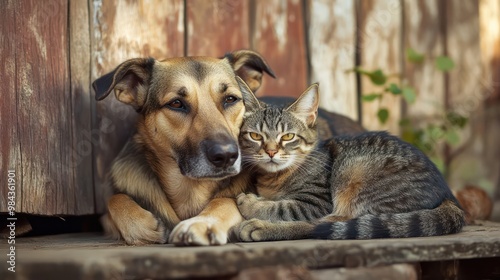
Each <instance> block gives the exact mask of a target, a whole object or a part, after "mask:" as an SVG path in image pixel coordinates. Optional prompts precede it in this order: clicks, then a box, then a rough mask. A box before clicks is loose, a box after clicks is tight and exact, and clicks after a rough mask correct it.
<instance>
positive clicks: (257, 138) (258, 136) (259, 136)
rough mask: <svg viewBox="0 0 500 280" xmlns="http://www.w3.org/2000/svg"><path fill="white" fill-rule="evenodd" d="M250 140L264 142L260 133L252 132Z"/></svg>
mask: <svg viewBox="0 0 500 280" xmlns="http://www.w3.org/2000/svg"><path fill="white" fill-rule="evenodd" d="M249 134H250V138H252V139H253V140H257V141H259V140H262V135H260V134H258V133H255V132H250V133H249Z"/></svg>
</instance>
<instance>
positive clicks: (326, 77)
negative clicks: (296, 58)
mask: <svg viewBox="0 0 500 280" xmlns="http://www.w3.org/2000/svg"><path fill="white" fill-rule="evenodd" d="M354 4H355V1H354V0H349V1H345V0H343V1H340V0H339V1H329V0H311V1H309V9H308V11H309V16H308V18H309V23H308V47H309V48H308V49H309V57H310V67H311V68H310V69H311V73H310V78H309V80H310V82H311V83H314V82H319V83H320V93H321V97H320V104H321V107H323V108H325V109H327V110H330V111H332V112H336V113H340V114H343V115H346V116H348V117H350V118H352V119H355V120H356V119H358V94H357V87H356V75H355V74H354V73H353V72H348V71H349V70H352V69H353V68H354V67H355V54H356V8H355V5H354Z"/></svg>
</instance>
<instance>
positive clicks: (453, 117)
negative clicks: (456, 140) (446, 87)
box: [446, 112, 468, 128]
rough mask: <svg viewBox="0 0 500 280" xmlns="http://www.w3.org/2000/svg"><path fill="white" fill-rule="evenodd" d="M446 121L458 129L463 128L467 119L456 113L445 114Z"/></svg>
mask: <svg viewBox="0 0 500 280" xmlns="http://www.w3.org/2000/svg"><path fill="white" fill-rule="evenodd" d="M446 119H447V120H448V121H449V122H450V123H451V125H452V126H456V127H459V128H464V127H465V125H467V122H468V119H467V118H466V117H464V116H462V115H460V114H459V113H456V112H448V113H447V114H446Z"/></svg>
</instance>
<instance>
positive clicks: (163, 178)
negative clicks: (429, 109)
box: [93, 50, 362, 245]
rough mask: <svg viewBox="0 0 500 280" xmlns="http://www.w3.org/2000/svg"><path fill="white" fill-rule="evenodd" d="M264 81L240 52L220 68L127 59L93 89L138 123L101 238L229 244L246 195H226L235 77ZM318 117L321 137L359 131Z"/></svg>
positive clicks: (233, 162) (234, 126)
mask: <svg viewBox="0 0 500 280" xmlns="http://www.w3.org/2000/svg"><path fill="white" fill-rule="evenodd" d="M264 72H265V73H267V74H269V75H271V76H273V77H274V73H273V71H272V70H271V68H270V67H269V66H268V64H267V63H266V62H265V60H264V59H263V58H262V57H261V56H260V55H259V54H257V53H255V52H253V51H248V50H241V51H235V52H232V53H229V54H227V55H226V56H224V57H223V58H212V57H182V58H171V59H167V60H164V61H157V60H154V59H152V58H138V59H131V60H128V61H125V62H123V63H122V64H120V65H119V66H118V67H117V68H116V69H115V70H114V71H112V72H111V73H108V74H106V75H105V76H103V77H101V78H99V79H97V80H96V81H95V82H94V84H93V86H94V89H95V92H96V99H97V100H102V99H104V98H106V97H107V96H108V95H109V94H110V93H111V92H114V94H115V96H116V98H117V99H118V100H119V101H121V102H123V103H125V104H128V105H131V106H133V107H134V109H136V110H137V112H138V113H139V115H140V117H139V120H138V122H137V133H136V134H135V135H134V136H133V137H132V138H131V139H130V140H129V141H128V142H127V144H126V145H125V147H124V148H123V150H122V151H121V152H120V154H119V155H118V156H117V158H116V159H115V161H114V162H113V165H112V167H111V171H110V184H112V187H113V189H114V191H115V194H114V195H113V196H112V197H111V198H110V200H109V201H108V213H107V215H105V216H104V217H103V225H104V227H105V229H106V231H107V232H110V233H113V234H114V235H115V236H120V237H122V238H123V239H124V240H125V241H126V243H127V244H135V245H138V244H146V243H165V242H166V241H167V239H168V241H169V242H170V243H174V244H181V245H218V244H225V243H226V242H227V239H228V232H229V230H230V228H231V227H233V226H234V225H236V224H238V223H239V222H240V221H241V219H242V217H241V215H240V213H239V211H238V208H237V206H236V203H235V201H234V199H233V198H234V195H236V194H239V193H241V192H242V190H244V189H245V188H246V186H245V184H244V182H242V183H241V184H235V183H234V182H233V183H231V189H228V187H229V185H230V184H229V183H230V177H231V176H234V175H236V174H238V173H239V171H240V163H241V157H240V151H239V147H238V133H239V128H240V125H241V122H242V118H243V114H244V110H245V108H244V104H243V101H242V93H241V91H240V86H239V84H238V81H237V78H236V76H239V77H241V78H242V79H243V80H244V82H245V83H246V84H247V85H248V86H249V88H250V89H251V90H252V91H255V90H257V89H258V88H259V87H260V85H261V82H262V77H263V73H264ZM323 114H326V115H323V116H324V117H326V118H327V119H330V122H329V123H328V122H325V121H323V122H321V121H320V123H319V127H320V128H321V127H322V124H323V129H322V130H323V134H324V135H325V136H329V135H336V134H338V133H337V130H338V127H335V125H334V122H335V121H341V122H342V123H343V124H344V122H347V123H348V125H345V126H346V127H350V128H349V129H347V130H348V131H347V132H358V131H362V128H361V127H360V126H359V125H357V124H356V123H355V122H353V121H351V120H348V119H345V118H343V117H341V116H338V115H335V114H329V113H325V112H323ZM320 117H321V113H320ZM332 121H333V122H332ZM343 124H342V126H344V125H343Z"/></svg>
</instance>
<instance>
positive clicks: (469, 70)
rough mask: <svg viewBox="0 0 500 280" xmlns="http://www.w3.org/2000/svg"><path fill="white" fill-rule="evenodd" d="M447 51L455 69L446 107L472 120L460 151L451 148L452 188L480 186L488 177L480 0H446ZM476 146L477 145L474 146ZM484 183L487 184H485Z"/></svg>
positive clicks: (463, 137)
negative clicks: (484, 155) (483, 104)
mask: <svg viewBox="0 0 500 280" xmlns="http://www.w3.org/2000/svg"><path fill="white" fill-rule="evenodd" d="M445 4H446V7H445V9H446V48H447V52H448V56H449V57H450V58H451V59H452V60H453V61H454V63H455V67H454V69H453V70H452V71H450V72H449V73H448V92H447V100H446V105H447V108H449V109H450V110H454V111H457V112H459V113H461V114H462V115H465V116H467V117H469V119H470V122H469V123H470V125H469V126H468V127H467V129H466V131H463V132H462V133H460V140H461V142H460V144H459V148H457V147H451V149H450V153H449V154H448V156H447V159H446V160H447V165H448V166H449V172H448V173H449V174H448V179H449V183H450V185H451V186H454V187H455V188H460V187H462V186H463V185H464V184H465V183H466V182H469V183H474V184H477V183H478V182H480V181H481V180H482V179H483V178H485V171H486V169H487V168H486V166H485V165H484V161H483V160H480V159H481V156H483V154H482V151H485V150H484V148H485V147H484V143H483V139H484V135H485V127H484V125H483V124H482V122H483V121H482V119H481V118H482V117H481V116H479V114H481V113H482V112H483V110H484V108H483V106H482V102H483V101H484V97H483V96H482V87H481V82H482V79H483V69H482V67H481V49H480V33H479V30H480V29H479V2H478V1H477V0H466V1H455V0H450V1H446V2H445ZM471 145H473V146H471ZM483 182H484V181H483Z"/></svg>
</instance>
